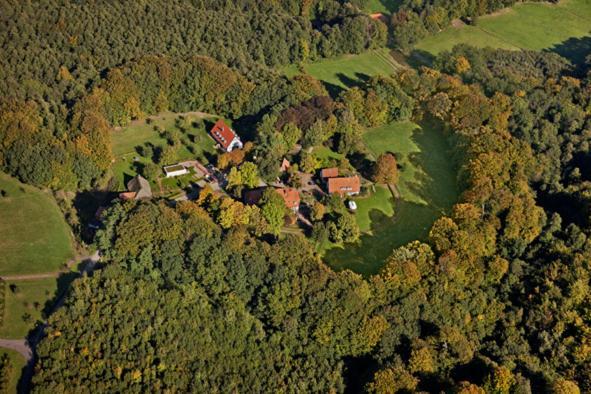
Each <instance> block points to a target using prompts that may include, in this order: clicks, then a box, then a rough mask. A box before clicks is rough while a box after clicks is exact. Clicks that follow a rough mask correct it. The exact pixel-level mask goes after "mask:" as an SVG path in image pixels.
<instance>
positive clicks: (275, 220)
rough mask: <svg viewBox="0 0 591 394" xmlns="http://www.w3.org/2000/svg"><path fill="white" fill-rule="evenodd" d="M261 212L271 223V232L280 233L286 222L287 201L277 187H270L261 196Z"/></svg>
mask: <svg viewBox="0 0 591 394" xmlns="http://www.w3.org/2000/svg"><path fill="white" fill-rule="evenodd" d="M261 213H262V214H263V217H264V218H265V219H266V220H267V223H269V229H270V231H271V233H272V234H275V235H278V234H279V232H280V231H281V227H282V226H283V224H284V218H285V215H286V214H287V207H286V206H285V201H284V200H283V198H282V197H281V196H280V195H279V193H277V192H276V191H275V189H273V188H270V187H268V188H267V189H265V191H264V192H263V196H262V198H261Z"/></svg>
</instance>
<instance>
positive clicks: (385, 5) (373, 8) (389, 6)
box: [365, 0, 402, 14]
mask: <svg viewBox="0 0 591 394" xmlns="http://www.w3.org/2000/svg"><path fill="white" fill-rule="evenodd" d="M401 3H402V0H369V1H367V3H366V4H365V11H366V12H368V13H370V14H373V13H375V12H381V13H383V14H391V13H393V12H396V11H397V10H398V7H400V4H401Z"/></svg>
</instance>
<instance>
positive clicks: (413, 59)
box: [406, 49, 435, 68]
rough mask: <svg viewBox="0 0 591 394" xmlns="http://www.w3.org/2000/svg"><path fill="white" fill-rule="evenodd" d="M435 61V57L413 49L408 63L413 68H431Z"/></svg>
mask: <svg viewBox="0 0 591 394" xmlns="http://www.w3.org/2000/svg"><path fill="white" fill-rule="evenodd" d="M434 61H435V56H433V55H432V54H431V53H429V52H427V51H423V50H422V49H413V51H412V52H411V53H410V55H409V56H408V57H407V59H406V62H407V63H408V65H409V66H411V67H412V68H419V67H421V66H427V67H431V66H433V62H434Z"/></svg>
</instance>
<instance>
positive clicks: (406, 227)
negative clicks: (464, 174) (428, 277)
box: [324, 122, 459, 275]
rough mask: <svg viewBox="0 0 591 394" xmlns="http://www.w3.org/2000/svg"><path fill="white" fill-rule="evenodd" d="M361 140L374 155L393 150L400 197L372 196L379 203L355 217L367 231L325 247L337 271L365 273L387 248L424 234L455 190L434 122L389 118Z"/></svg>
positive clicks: (373, 269)
mask: <svg viewBox="0 0 591 394" xmlns="http://www.w3.org/2000/svg"><path fill="white" fill-rule="evenodd" d="M364 140H365V143H366V145H367V146H368V149H369V150H370V151H371V152H372V153H373V155H374V156H378V155H379V154H381V153H384V152H392V153H395V154H396V158H397V160H398V163H399V167H400V181H399V184H398V189H399V191H400V194H401V199H400V200H398V201H397V203H396V204H395V206H393V202H392V200H390V199H385V198H379V199H378V198H377V199H376V201H375V203H376V205H378V204H379V206H380V208H377V207H372V206H371V205H370V206H369V207H368V209H367V211H368V212H364V213H363V217H359V218H358V223H359V224H360V226H364V227H365V228H367V227H368V222H369V228H370V229H371V233H365V234H364V235H362V236H361V240H360V242H359V243H357V244H353V245H346V246H345V247H344V248H343V247H335V248H333V249H330V250H328V251H327V252H326V253H325V256H324V260H325V261H326V262H327V263H328V264H329V265H331V266H332V267H333V268H335V269H337V270H340V269H351V270H353V271H355V272H359V273H361V274H364V275H371V274H375V273H377V272H378V271H379V269H380V268H381V267H382V265H383V263H384V261H385V260H386V258H387V257H388V256H389V255H390V254H391V252H392V250H393V249H395V248H396V247H399V246H402V245H404V244H406V243H408V242H410V241H413V240H416V239H419V240H421V239H425V237H426V236H427V234H428V232H429V229H430V227H431V225H432V224H433V222H434V221H435V220H436V219H437V218H438V217H440V216H441V215H442V214H444V213H446V212H448V211H449V209H450V208H451V206H452V205H453V204H454V203H455V202H456V200H457V197H458V194H459V190H458V186H457V183H456V172H455V168H454V166H453V164H452V163H451V160H450V152H449V146H448V143H447V140H446V137H445V136H444V135H443V133H442V132H441V130H440V128H439V125H438V124H436V123H425V124H423V125H421V126H418V125H416V124H414V123H411V122H398V123H393V124H391V125H387V126H384V127H380V128H376V129H373V130H370V131H368V132H367V133H366V134H365V135H364ZM372 205H373V204H372ZM391 212H395V215H394V216H393V217H392V214H391Z"/></svg>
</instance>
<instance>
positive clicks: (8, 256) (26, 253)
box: [0, 173, 74, 275]
mask: <svg viewBox="0 0 591 394" xmlns="http://www.w3.org/2000/svg"><path fill="white" fill-rule="evenodd" d="M0 190H3V191H4V192H5V193H6V195H5V196H4V197H1V196H0V218H2V219H1V220H0V251H2V252H1V253H0V275H18V274H34V273H42V272H52V271H56V270H58V269H59V268H60V267H61V266H62V265H63V264H65V263H66V262H67V261H68V260H69V259H70V258H72V257H73V256H74V251H73V248H72V239H71V236H70V230H69V227H68V225H67V224H66V222H65V220H64V217H63V215H62V213H61V211H60V209H59V207H58V206H57V204H56V203H55V201H54V199H53V197H52V196H50V195H48V194H46V193H44V192H42V191H41V190H39V189H36V188H34V187H31V186H28V185H24V184H22V183H20V182H19V181H17V180H16V179H14V178H11V177H10V176H8V175H6V174H3V173H0Z"/></svg>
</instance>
